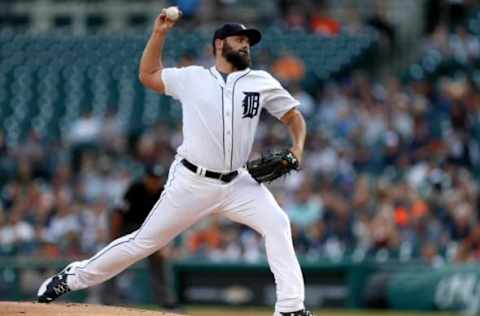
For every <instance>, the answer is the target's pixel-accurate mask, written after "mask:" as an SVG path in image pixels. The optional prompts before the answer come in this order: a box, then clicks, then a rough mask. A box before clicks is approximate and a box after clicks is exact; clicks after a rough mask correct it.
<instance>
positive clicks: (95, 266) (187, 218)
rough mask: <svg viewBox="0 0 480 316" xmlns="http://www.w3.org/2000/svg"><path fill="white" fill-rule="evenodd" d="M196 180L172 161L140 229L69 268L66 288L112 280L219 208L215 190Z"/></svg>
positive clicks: (81, 287) (182, 167)
mask: <svg viewBox="0 0 480 316" xmlns="http://www.w3.org/2000/svg"><path fill="white" fill-rule="evenodd" d="M195 177H198V176H197V175H195V174H193V173H191V172H190V171H189V170H187V169H186V168H185V167H184V166H183V165H181V164H180V163H179V162H178V161H175V162H174V163H173V164H172V167H171V169H170V173H169V177H168V181H167V185H166V186H165V190H164V192H163V193H162V195H161V197H160V199H159V200H158V201H157V203H156V204H155V206H154V207H153V208H152V210H151V211H150V213H149V215H148V217H147V218H146V219H145V221H144V223H143V224H142V226H141V227H140V228H139V229H138V230H137V231H135V232H133V233H131V234H128V235H125V236H123V237H120V238H118V239H116V240H114V241H112V242H111V243H110V244H109V245H107V246H106V247H105V248H103V249H102V250H100V251H99V252H98V253H97V254H96V255H94V256H93V257H92V258H90V259H87V260H83V261H78V262H74V263H73V264H71V265H70V267H71V270H70V271H69V272H70V273H72V275H70V276H69V277H68V279H67V282H68V285H69V287H70V288H71V289H72V290H79V289H83V288H87V287H90V286H93V285H96V284H99V283H101V282H103V281H106V280H108V279H110V278H112V277H113V276H115V275H117V274H118V273H120V272H121V271H123V270H124V269H126V268H127V267H129V266H130V265H132V264H134V263H135V262H137V261H139V260H140V259H143V258H145V257H147V256H149V255H150V254H152V253H153V252H155V251H156V250H158V249H160V248H162V247H163V246H165V245H166V244H167V243H168V242H170V241H171V240H172V239H173V238H175V236H177V235H178V234H179V233H181V232H182V231H184V230H185V229H187V228H188V227H190V226H191V225H192V224H194V223H195V222H197V221H198V220H199V219H200V218H202V217H204V216H205V215H207V214H209V213H211V212H212V210H213V209H215V208H216V207H218V206H217V204H218V203H217V200H218V192H217V191H218V190H217V188H216V187H214V186H208V185H204V184H203V183H201V181H199V180H198V179H197V178H195Z"/></svg>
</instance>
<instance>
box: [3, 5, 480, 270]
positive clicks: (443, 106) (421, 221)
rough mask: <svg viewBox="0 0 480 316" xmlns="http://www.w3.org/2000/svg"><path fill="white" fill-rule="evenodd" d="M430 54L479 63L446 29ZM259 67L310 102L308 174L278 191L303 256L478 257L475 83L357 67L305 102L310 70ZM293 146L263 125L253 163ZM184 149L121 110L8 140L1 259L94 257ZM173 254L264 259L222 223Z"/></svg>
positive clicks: (470, 43)
mask: <svg viewBox="0 0 480 316" xmlns="http://www.w3.org/2000/svg"><path fill="white" fill-rule="evenodd" d="M288 8H289V9H288V10H287V11H286V15H287V18H286V20H285V21H286V23H288V24H289V27H290V28H292V27H295V24H299V25H300V24H301V25H302V27H303V25H305V21H302V22H301V23H300V22H299V19H300V17H301V16H300V15H298V14H297V15H295V6H291V7H288ZM292 8H293V9H292ZM316 21H317V22H318V21H321V22H318V23H317V22H315V21H313V20H312V21H311V24H310V25H311V26H312V27H318V30H320V31H322V32H336V26H335V25H336V24H335V23H334V22H335V21H333V22H332V21H327V20H325V19H321V18H318V20H316ZM351 27H352V28H353V27H354V26H351ZM332 34H333V33H332ZM432 47H433V48H434V49H436V50H440V51H442V52H443V53H444V54H451V55H454V56H457V57H458V58H461V59H462V58H463V59H462V60H464V62H465V63H474V62H475V61H476V60H477V59H478V57H479V49H480V48H479V42H478V38H476V37H474V36H472V35H470V34H469V33H468V32H466V30H465V29H464V28H461V27H458V28H456V29H455V30H454V31H453V33H451V32H448V30H447V29H445V28H442V27H439V28H437V29H436V30H435V31H434V32H433V33H432V35H431V36H430V37H429V40H428V41H427V43H426V49H427V50H428V49H431V48H432ZM259 58H260V60H259V62H258V63H257V66H259V67H261V68H265V69H268V70H270V71H272V73H274V74H275V75H277V77H279V79H280V80H281V81H282V84H283V85H284V86H285V87H287V88H288V89H289V90H290V91H291V93H292V94H293V95H294V96H295V97H296V98H297V99H298V100H299V101H300V102H301V106H300V110H301V111H302V113H303V114H304V115H305V117H306V120H307V125H308V129H309V132H308V138H307V142H306V148H305V157H304V164H303V168H302V170H301V171H300V172H298V173H294V174H292V175H289V176H288V177H286V178H284V179H281V180H279V181H276V182H274V183H273V184H271V185H270V189H271V190H272V192H273V193H274V194H275V196H276V198H277V200H278V202H279V204H280V205H281V206H282V208H283V209H284V210H285V212H286V213H287V214H288V215H289V217H290V221H291V225H292V232H293V237H294V245H295V248H296V250H297V253H298V255H299V256H300V257H301V258H302V259H303V260H307V261H311V262H315V261H320V260H325V259H328V260H342V259H351V260H354V261H362V260H370V259H373V260H377V261H386V260H401V261H413V260H418V261H421V262H425V263H427V264H431V265H433V266H440V265H442V264H444V263H447V262H468V261H477V260H479V259H480V223H479V218H478V215H479V210H480V187H479V184H478V183H479V182H478V179H479V177H480V89H479V86H478V84H477V82H476V81H475V80H473V78H472V77H471V76H469V75H464V76H458V75H457V76H454V77H447V76H444V77H440V78H437V79H435V80H413V81H409V82H402V81H400V80H399V79H398V78H397V77H395V76H391V77H388V78H382V80H373V79H371V78H370V77H369V76H368V74H367V73H364V72H361V71H355V72H353V73H351V74H349V75H346V76H342V77H341V78H339V79H335V80H333V79H332V80H329V81H325V82H324V83H323V84H322V85H321V86H318V87H317V88H316V89H315V91H313V92H312V91H308V92H307V91H306V90H305V89H304V88H303V87H302V85H301V81H302V78H303V76H304V75H305V73H304V69H303V65H302V62H301V60H298V59H297V58H295V57H294V56H287V57H285V56H283V57H282V58H283V59H279V60H276V61H269V60H264V59H261V55H260V56H259ZM180 63H181V65H184V66H185V65H188V64H189V63H195V64H197V63H198V64H205V63H206V59H205V56H201V57H189V58H188V60H186V59H183V60H181V61H180ZM288 139H289V138H288V132H287V130H286V128H285V127H284V126H282V124H281V123H279V122H278V121H276V120H275V119H274V118H272V117H270V116H268V115H266V114H265V115H263V117H262V122H261V124H260V125H259V128H258V131H257V139H256V143H255V145H254V149H253V152H252V158H254V157H256V156H258V155H259V154H260V153H262V152H265V151H274V150H276V149H283V148H285V147H286V146H288ZM181 140H182V135H181V125H180V122H157V123H156V124H154V125H151V126H148V127H146V128H145V129H143V130H141V131H131V130H128V129H127V128H126V127H125V126H124V125H123V124H122V121H121V120H120V119H119V118H118V115H117V113H115V111H109V112H107V114H105V115H104V116H95V115H93V114H91V113H84V115H82V116H81V117H79V118H78V119H77V120H75V121H72V122H71V126H70V129H69V131H68V133H66V134H65V135H64V137H62V138H61V139H57V140H53V141H52V140H48V141H47V140H46V138H44V137H43V136H42V134H41V133H39V132H38V131H36V130H32V131H31V132H30V133H29V135H28V137H27V138H26V139H25V140H24V141H23V142H22V143H21V144H20V145H18V146H10V145H7V143H6V142H5V139H4V137H3V133H2V131H0V255H37V256H48V257H60V256H71V257H85V256H88V255H91V254H93V253H95V252H96V251H98V250H99V249H101V248H102V247H104V246H105V245H106V244H107V243H108V242H110V241H111V237H110V236H111V233H110V220H111V212H112V210H113V209H114V208H115V207H116V205H118V204H119V203H121V200H122V198H123V194H124V192H125V190H126V188H127V187H128V186H129V184H130V183H132V181H134V180H135V179H137V178H138V177H140V176H141V175H142V172H143V168H144V166H146V165H152V164H155V163H159V164H161V165H163V166H165V167H166V169H168V166H169V164H170V163H171V161H172V160H173V158H174V155H175V149H176V147H177V146H178V145H179V144H180V143H181ZM168 248H169V250H170V251H169V255H170V256H171V257H172V258H175V259H182V258H202V259H205V258H208V259H209V260H213V261H238V260H242V261H247V262H259V261H262V260H265V250H264V245H263V240H262V239H261V237H260V236H259V235H258V234H257V233H255V232H254V231H252V230H251V229H249V228H247V227H244V226H240V225H238V224H234V223H232V222H229V221H228V220H226V219H224V218H219V217H210V218H208V219H205V220H202V221H201V222H199V223H197V224H196V225H194V226H193V227H192V228H191V229H189V230H187V231H186V232H184V233H183V234H181V235H180V236H179V237H178V238H177V239H176V240H175V241H174V242H172V243H171V244H170V245H169V246H168Z"/></svg>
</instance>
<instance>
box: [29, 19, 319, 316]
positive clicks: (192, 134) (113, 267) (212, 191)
mask: <svg viewBox="0 0 480 316" xmlns="http://www.w3.org/2000/svg"><path fill="white" fill-rule="evenodd" d="M175 22H176V21H175V20H172V19H170V18H168V17H167V14H166V12H165V10H162V12H161V13H160V15H159V16H158V17H157V18H156V20H155V24H154V28H153V32H152V34H151V36H150V39H149V41H148V43H147V45H146V47H145V50H144V52H143V56H142V59H141V63H140V74H139V75H140V81H141V82H142V83H143V85H144V86H146V87H148V88H150V89H153V90H155V91H156V92H158V93H160V94H166V95H168V96H171V97H173V98H175V99H177V100H179V101H180V103H181V105H182V111H183V143H182V144H181V145H180V146H179V148H178V149H177V155H176V158H175V160H174V161H173V163H172V165H171V167H170V171H169V175H168V180H167V183H166V185H165V189H164V191H163V193H162V194H161V196H160V198H159V199H158V201H157V203H156V204H155V206H154V207H153V208H152V210H151V211H150V213H149V215H148V217H147V218H146V219H145V221H144V222H143V224H142V226H141V227H140V228H139V229H138V230H136V231H134V232H133V233H130V234H128V235H125V236H123V237H121V238H118V239H116V240H115V241H113V242H112V243H110V244H109V245H108V246H106V247H105V248H104V249H102V250H101V251H99V252H98V253H97V254H96V255H94V256H93V257H92V258H90V259H87V260H84V261H77V262H73V263H71V264H70V265H68V266H67V267H66V268H65V269H64V270H62V271H61V272H59V273H58V274H56V275H54V276H52V277H51V278H49V279H47V280H46V281H45V282H44V283H43V284H42V285H41V287H40V288H39V290H38V301H39V302H45V303H48V302H51V301H53V300H55V299H56V298H57V297H59V296H60V295H62V294H64V293H66V292H68V291H71V290H79V289H84V288H87V287H90V286H94V285H96V284H99V283H101V282H104V281H105V280H108V279H110V278H112V277H113V276H115V275H116V274H118V273H119V272H121V271H122V270H124V269H126V268H127V267H129V266H130V265H132V264H134V263H135V262H137V261H138V260H140V259H142V258H144V257H146V256H149V255H150V254H152V253H153V252H155V251H157V250H158V249H160V248H162V247H163V246H165V245H166V244H167V243H168V242H169V241H171V240H172V239H173V238H174V237H175V236H177V235H178V234H180V233H181V232H183V231H184V230H186V229H187V228H188V227H190V226H191V225H193V224H194V223H196V222H197V221H199V220H200V219H202V218H204V217H205V216H208V215H211V214H219V215H223V216H226V217H227V218H229V219H231V220H233V221H235V222H238V223H242V224H245V225H248V226H250V227H251V228H253V229H254V230H256V231H257V232H259V233H260V234H261V235H262V236H263V237H264V239H265V245H266V253H267V258H268V263H269V265H270V268H271V271H272V272H273V275H274V278H275V284H276V295H277V302H276V306H275V311H274V316H285V315H288V316H311V315H312V314H311V313H310V312H309V311H307V310H305V306H304V303H303V301H304V282H303V277H302V272H301V269H300V265H299V264H298V261H297V258H296V255H295V252H294V248H293V243H292V237H291V231H290V222H289V219H288V217H287V215H286V214H285V212H284V211H283V210H282V209H281V208H280V207H279V205H278V204H277V202H276V201H275V199H274V197H273V195H272V194H271V193H270V192H269V190H268V189H267V188H266V186H265V185H264V184H263V182H265V181H267V182H268V181H273V180H275V179H276V178H278V177H280V176H282V175H284V174H287V173H288V172H290V171H291V170H295V169H298V168H299V165H300V163H301V160H302V155H303V147H304V142H305V134H306V127H305V121H304V119H303V116H302V114H301V113H300V112H299V111H298V110H297V106H298V105H299V104H298V101H297V100H295V99H294V98H293V97H292V96H291V95H290V93H288V92H287V91H286V90H285V89H284V88H283V87H282V86H281V85H280V83H279V82H278V81H277V80H275V79H274V78H273V77H272V76H271V75H270V74H269V73H267V72H265V71H258V70H252V69H250V68H249V66H250V47H251V46H253V45H255V44H257V43H258V42H259V41H260V39H261V33H260V32H259V31H258V30H256V29H252V28H247V27H245V26H244V25H242V24H236V23H230V24H225V25H223V26H222V27H220V28H219V29H217V30H216V31H215V33H214V35H213V41H212V46H213V55H214V61H215V63H214V65H213V66H212V67H210V68H204V67H200V66H189V67H185V68H165V67H164V66H163V64H162V62H161V60H162V50H163V46H164V43H165V39H166V37H167V34H168V32H169V30H171V29H172V27H173V26H174V25H175ZM262 109H266V110H267V111H268V112H269V113H270V114H271V115H273V116H275V117H276V118H278V119H279V120H281V121H282V122H283V123H284V124H285V125H286V126H287V128H288V130H289V131H290V135H291V140H292V144H293V145H292V147H291V148H290V149H288V150H285V151H283V152H279V153H275V154H271V155H269V156H264V157H262V158H261V159H257V160H255V161H250V162H247V159H248V157H249V155H250V151H251V148H252V144H253V141H254V135H255V130H256V128H257V125H258V121H259V117H260V112H261V110H262Z"/></svg>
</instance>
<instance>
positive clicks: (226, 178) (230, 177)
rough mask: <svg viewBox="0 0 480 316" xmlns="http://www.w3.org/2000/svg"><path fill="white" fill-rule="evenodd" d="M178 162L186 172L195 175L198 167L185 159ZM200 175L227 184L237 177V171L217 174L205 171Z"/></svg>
mask: <svg viewBox="0 0 480 316" xmlns="http://www.w3.org/2000/svg"><path fill="white" fill-rule="evenodd" d="M180 162H181V163H182V165H184V166H185V167H186V168H187V169H188V170H190V171H192V172H194V173H197V171H198V169H199V167H197V166H195V165H194V164H193V163H191V162H190V161H188V160H187V159H182V160H181V161H180ZM201 175H203V176H205V177H207V178H212V179H217V180H221V181H223V182H226V183H228V182H230V181H232V180H233V179H235V177H236V176H238V171H236V170H235V171H232V172H230V173H219V172H215V171H210V170H205V173H204V174H201Z"/></svg>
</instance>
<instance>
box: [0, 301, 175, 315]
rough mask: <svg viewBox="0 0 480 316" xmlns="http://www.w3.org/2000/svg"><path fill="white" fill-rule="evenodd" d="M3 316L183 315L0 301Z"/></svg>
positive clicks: (142, 310)
mask: <svg viewBox="0 0 480 316" xmlns="http://www.w3.org/2000/svg"><path fill="white" fill-rule="evenodd" d="M0 314H1V315H2V316H181V315H180V314H172V313H167V312H159V311H150V310H144V309H136V308H129V307H116V306H104V305H91V304H63V303H62V304H57V303H52V304H39V303H27V302H0Z"/></svg>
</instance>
